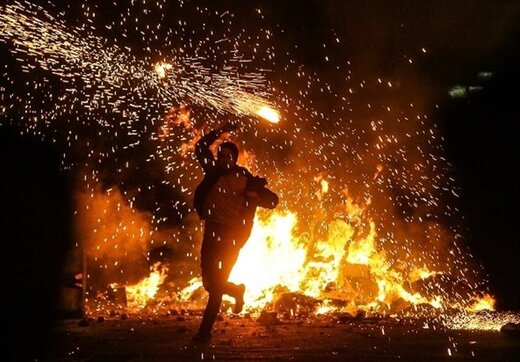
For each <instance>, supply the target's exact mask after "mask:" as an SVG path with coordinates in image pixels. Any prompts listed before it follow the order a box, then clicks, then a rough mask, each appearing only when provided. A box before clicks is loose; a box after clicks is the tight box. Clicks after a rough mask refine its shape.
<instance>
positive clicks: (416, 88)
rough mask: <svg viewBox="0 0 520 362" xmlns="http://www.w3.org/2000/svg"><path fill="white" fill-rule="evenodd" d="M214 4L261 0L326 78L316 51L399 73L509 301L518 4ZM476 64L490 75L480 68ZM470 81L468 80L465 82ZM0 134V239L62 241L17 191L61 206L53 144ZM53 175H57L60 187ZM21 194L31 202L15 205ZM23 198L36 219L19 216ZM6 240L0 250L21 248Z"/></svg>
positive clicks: (283, 39) (479, 255)
mask: <svg viewBox="0 0 520 362" xmlns="http://www.w3.org/2000/svg"><path fill="white" fill-rule="evenodd" d="M195 3H203V2H196V1H187V2H186V5H185V6H190V4H195ZM238 4H240V5H238ZM221 7H223V8H229V9H230V11H232V12H234V13H235V14H236V15H237V17H236V22H237V23H238V24H239V25H245V24H247V22H248V21H250V20H249V19H250V18H249V17H250V16H251V13H254V11H255V9H256V8H262V10H263V14H264V16H265V18H266V19H267V21H268V22H272V24H273V26H275V28H276V24H279V25H278V29H282V28H283V29H284V33H283V36H278V37H276V41H277V42H278V43H277V47H278V48H279V49H284V48H286V47H287V48H290V49H291V50H292V56H293V57H294V58H295V59H296V60H297V61H298V62H300V63H302V64H304V65H305V67H306V69H309V70H312V71H315V72H316V73H318V74H320V76H321V78H322V79H324V80H326V81H329V82H331V83H334V79H335V78H336V77H337V74H336V73H335V68H334V65H333V64H331V63H330V62H326V61H324V54H325V53H326V54H327V55H328V56H329V57H330V58H332V59H338V58H348V59H349V60H350V62H351V64H352V69H353V71H354V72H355V73H356V74H357V76H358V77H359V78H363V77H366V78H369V77H370V78H378V77H381V78H383V79H391V80H394V81H395V80H397V81H399V82H401V84H402V86H401V87H402V88H401V89H402V92H405V93H406V95H407V97H408V98H409V99H414V100H416V101H417V102H418V103H420V104H421V105H422V106H423V108H424V109H426V110H427V113H428V114H429V117H430V118H431V119H433V120H434V121H435V122H436V123H437V124H438V125H439V128H440V129H441V133H442V137H443V138H444V149H445V152H446V158H447V160H448V162H449V163H450V164H451V165H452V167H453V174H454V178H455V180H456V181H455V182H456V184H457V185H458V186H459V187H460V197H459V198H458V199H457V201H456V202H457V203H458V205H456V206H457V207H459V209H460V211H461V214H462V215H463V216H464V220H463V221H461V222H463V223H465V225H464V229H465V230H466V235H465V240H466V245H467V246H468V247H469V249H470V250H471V251H472V253H473V255H474V256H475V259H476V260H478V261H480V262H481V263H482V265H483V267H484V270H485V271H486V272H487V274H488V276H489V280H490V289H491V292H492V294H494V295H496V297H497V300H498V307H499V308H501V309H519V308H520V293H518V291H517V285H519V284H520V277H519V275H520V273H519V272H518V263H519V261H520V259H519V255H518V248H517V243H518V241H519V238H518V233H517V225H518V221H517V217H518V211H517V205H518V203H519V201H520V200H519V175H520V172H519V171H520V170H519V162H518V159H517V155H518V154H519V152H518V151H519V150H518V148H519V147H518V141H517V137H518V131H519V126H518V120H519V119H520V103H519V102H518V99H517V95H518V90H517V89H518V85H519V84H520V83H519V82H520V70H519V68H518V66H519V65H520V62H519V60H520V59H519V57H520V48H519V47H520V42H519V40H520V24H519V23H518V19H520V3H519V2H518V1H459V2H454V1H392V2H389V1H368V2H367V1H317V0H315V1H311V0H305V1H283V2H281V1H250V2H247V5H246V2H236V1H223V2H222V4H221ZM336 36H337V37H340V38H341V40H342V41H341V44H340V45H337V46H334V45H332V46H328V47H327V48H326V49H324V47H323V44H324V43H326V44H330V40H331V39H333V38H334V37H336ZM294 44H298V47H296V48H295V47H294ZM423 48H424V49H425V50H426V53H425V54H424V55H423V54H421V49H423ZM412 53H413V54H412ZM1 54H2V56H3V55H4V54H5V53H4V52H2V53H1ZM405 54H407V55H409V56H413V57H414V59H416V61H415V64H414V66H413V67H405V66H403V61H402V59H403V55H405ZM418 54H419V55H418ZM2 62H3V60H2ZM332 63H333V62H332ZM482 72H486V73H491V75H489V76H487V77H483V76H482V75H481V73H482ZM274 74H276V69H274ZM455 86H461V87H465V88H466V90H467V94H465V95H464V96H460V97H453V96H450V93H449V91H450V90H452V89H453V87H455ZM470 86H471V87H476V88H475V90H473V91H470V90H469V87H470ZM317 102H318V103H319V102H320V101H319V100H318V101H317ZM323 102H325V101H323ZM0 121H2V122H3V121H4V119H0ZM0 136H1V138H0V145H1V148H0V150H1V153H2V154H1V164H2V169H3V170H5V171H4V172H5V174H4V176H2V177H1V179H2V184H1V188H2V198H3V201H2V204H3V210H4V214H3V215H2V222H3V223H5V225H4V224H3V225H1V229H2V230H8V229H7V226H8V224H9V225H11V226H13V225H15V227H14V228H11V229H9V230H11V231H9V232H7V234H6V236H5V237H2V239H8V238H12V237H13V235H12V234H10V233H11V232H12V230H16V229H18V228H19V227H22V228H23V227H26V226H27V227H30V226H29V225H33V224H34V225H33V226H34V227H43V226H42V224H47V223H48V224H52V225H53V226H52V228H53V230H56V229H59V230H60V232H61V233H63V234H62V235H65V236H62V240H67V238H68V237H69V236H70V235H69V236H66V235H68V233H69V232H70V230H68V229H67V227H66V226H64V225H63V223H66V222H67V220H68V216H67V215H63V214H60V213H59V212H58V211H57V210H54V209H53V210H47V209H45V208H39V207H38V205H41V203H42V202H44V201H42V200H40V199H38V197H39V196H37V195H40V194H39V193H38V192H32V193H31V192H27V191H26V190H34V189H33V188H35V189H43V190H46V191H45V195H47V196H49V195H51V196H52V195H54V196H52V197H54V198H55V200H57V201H56V202H57V205H63V208H61V207H58V209H60V210H68V209H67V207H69V206H70V194H69V195H67V192H72V191H71V189H70V188H69V186H68V183H67V182H68V179H67V178H68V177H69V176H68V175H64V174H63V173H61V172H58V170H59V157H60V156H59V153H60V148H59V147H60V146H59V145H49V144H48V143H46V142H43V143H41V142H40V141H39V140H38V138H37V137H33V136H20V135H18V134H17V130H16V127H12V126H9V125H1V126H0ZM29 161H31V162H29ZM21 165H24V167H21ZM43 165H47V166H45V167H43ZM5 175H9V176H10V177H5ZM17 177H19V180H20V182H19V183H18V182H16V179H17ZM56 185H62V187H61V189H60V190H61V191H60V190H56V187H55V186H56ZM63 191H65V194H63V193H62V192H63ZM22 194H23V195H24V197H28V198H30V197H33V200H26V202H23V203H21V202H20V195H22ZM51 203H52V202H51ZM28 205H29V206H28ZM33 206H34V207H33ZM28 208H30V209H31V211H30V212H31V213H34V218H33V220H37V221H27V220H26V219H24V218H22V217H21V215H24V214H26V212H25V211H26V210H27V209H28ZM51 209H52V208H51ZM56 213H58V214H56ZM6 215H10V217H9V218H8V217H7V216H6ZM52 215H55V216H52ZM42 220H44V222H42ZM57 220H61V221H60V222H57ZM44 229H45V228H44ZM45 230H46V229H45ZM19 238H20V239H19V242H20V244H19V245H26V247H27V248H28V249H30V250H31V252H30V253H29V254H30V255H31V254H32V255H33V257H34V258H38V257H37V256H35V254H36V255H39V253H40V251H39V249H38V250H36V249H34V248H33V246H31V242H30V241H27V240H25V239H24V238H25V236H20V237H19ZM24 243H25V244H24ZM47 245H48V244H47ZM11 248H13V249H12V250H10V249H9V248H8V250H7V252H6V253H5V254H4V257H7V256H8V255H10V254H12V253H21V252H20V250H19V249H17V248H14V247H12V246H11ZM63 249H64V247H63V245H62V246H61V247H60V248H59V250H57V253H58V254H57V255H58V257H57V259H58V260H56V259H54V260H53V261H54V262H58V263H59V257H60V255H61V254H59V253H61V252H62V250H63ZM23 254H24V253H23V252H22V255H23ZM17 255H18V254H17ZM41 255H43V254H41ZM13 260H16V262H13V263H12V264H10V265H11V266H12V265H13V264H17V263H19V262H20V260H18V259H17V258H14V259H13ZM49 265H50V263H49ZM49 267H50V266H49ZM42 268H44V267H42ZM24 275H26V274H24ZM23 279H24V280H25V277H24V278H23Z"/></svg>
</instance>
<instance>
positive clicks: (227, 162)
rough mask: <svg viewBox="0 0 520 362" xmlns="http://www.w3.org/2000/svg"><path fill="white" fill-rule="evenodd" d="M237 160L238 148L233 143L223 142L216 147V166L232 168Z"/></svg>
mask: <svg viewBox="0 0 520 362" xmlns="http://www.w3.org/2000/svg"><path fill="white" fill-rule="evenodd" d="M237 160H238V147H237V145H236V144H234V143H233V142H224V143H222V144H221V145H220V146H219V147H218V152H217V166H218V167H221V168H228V169H229V168H233V167H235V165H236V164H237Z"/></svg>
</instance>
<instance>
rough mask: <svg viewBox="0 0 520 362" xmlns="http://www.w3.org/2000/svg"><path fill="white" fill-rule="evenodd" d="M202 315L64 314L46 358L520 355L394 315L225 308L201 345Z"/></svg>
mask: <svg viewBox="0 0 520 362" xmlns="http://www.w3.org/2000/svg"><path fill="white" fill-rule="evenodd" d="M199 322H200V316H197V315H181V314H177V315H175V314H174V315H165V316H159V317H158V316H155V317H146V318H144V317H135V316H125V315H122V316H113V317H109V318H104V317H98V319H92V318H91V319H90V320H62V321H60V322H59V323H58V326H57V328H56V330H55V332H53V336H52V340H51V342H50V344H49V346H48V349H47V356H46V357H45V358H44V359H43V361H56V362H59V361H114V362H115V361H193V360H219V361H231V360H232V361H241V360H268V361H346V360H351V361H381V360H401V361H403V360H404V361H420V360H427V361H430V360H475V361H515V360H520V338H519V337H518V336H511V335H507V334H504V333H501V332H482V331H480V332H476V331H454V330H442V329H438V328H432V327H426V325H425V324H424V322H421V321H409V322H403V321H400V322H399V321H395V320H392V319H379V320H375V319H372V320H371V319H363V320H354V319H352V320H343V319H341V318H337V317H325V316H324V317H314V318H312V319H308V320H286V321H278V320H277V319H272V320H267V321H265V322H264V323H260V322H259V320H258V318H255V317H237V316H232V315H225V316H223V317H221V318H219V320H218V321H217V323H216V326H215V329H214V335H213V339H212V341H211V342H210V343H208V344H199V345H195V344H192V343H191V337H192V336H193V334H194V333H195V331H196V328H197V326H198V323H199Z"/></svg>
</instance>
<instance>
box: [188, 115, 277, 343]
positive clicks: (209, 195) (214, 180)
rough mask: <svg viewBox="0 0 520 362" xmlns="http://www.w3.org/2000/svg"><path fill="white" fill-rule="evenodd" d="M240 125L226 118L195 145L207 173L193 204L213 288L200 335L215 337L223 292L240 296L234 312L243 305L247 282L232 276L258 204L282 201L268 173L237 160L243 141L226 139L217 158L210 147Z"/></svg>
mask: <svg viewBox="0 0 520 362" xmlns="http://www.w3.org/2000/svg"><path fill="white" fill-rule="evenodd" d="M235 128H236V126H235V125H233V124H231V123H226V124H225V125H224V126H222V127H220V128H218V129H216V130H213V131H211V132H209V133H208V134H206V135H205V136H204V137H202V138H201V139H200V140H199V142H197V145H196V149H195V153H196V156H197V160H198V161H199V163H200V164H201V166H202V168H203V170H204V178H203V180H202V182H201V183H200V184H199V185H198V186H197V189H196V190H195V198H194V207H195V209H196V211H197V213H198V214H199V216H200V217H201V218H202V219H203V220H204V221H205V225H204V237H203V240H202V249H201V269H202V283H203V285H204V288H205V289H206V290H207V291H208V293H209V299H208V304H207V305H206V309H205V310H204V315H203V317H202V323H201V325H200V328H199V331H198V333H197V334H196V336H195V337H194V340H196V341H209V340H210V339H211V329H212V327H213V323H214V322H215V319H216V317H217V314H218V312H219V310H220V304H221V302H222V295H223V294H227V295H230V296H232V297H233V298H235V308H234V312H235V313H240V311H241V310H242V307H243V304H244V292H245V286H244V285H243V284H240V285H236V284H233V283H230V282H228V277H229V274H230V272H231V269H232V268H233V266H234V264H235V262H236V260H237V258H238V253H239V251H240V249H241V248H242V246H244V244H245V243H246V241H247V239H248V238H249V235H250V234H251V229H252V227H253V218H254V215H255V211H256V208H257V207H258V206H260V207H264V208H269V209H273V208H274V207H276V205H277V204H278V196H276V194H275V193H273V192H272V191H270V190H269V189H267V188H266V187H265V186H266V185H267V181H266V180H265V178H261V177H258V176H253V175H252V174H251V173H250V172H249V171H248V170H246V169H245V168H243V167H240V166H238V165H237V159H238V147H237V146H236V145H235V144H234V143H231V142H224V143H222V144H221V145H220V146H219V148H218V152H217V158H216V159H215V158H214V156H213V154H212V153H211V151H210V149H209V147H210V146H211V144H213V142H215V141H216V140H217V139H218V138H219V137H220V135H222V134H223V133H225V132H230V131H233V130H235Z"/></svg>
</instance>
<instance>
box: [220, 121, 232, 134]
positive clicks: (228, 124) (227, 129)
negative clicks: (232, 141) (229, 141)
mask: <svg viewBox="0 0 520 362" xmlns="http://www.w3.org/2000/svg"><path fill="white" fill-rule="evenodd" d="M236 129H237V125H236V124H235V123H232V122H226V124H224V125H223V126H222V127H220V128H218V129H217V132H218V133H219V134H222V133H226V132H233V131H234V130H236Z"/></svg>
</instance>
